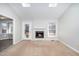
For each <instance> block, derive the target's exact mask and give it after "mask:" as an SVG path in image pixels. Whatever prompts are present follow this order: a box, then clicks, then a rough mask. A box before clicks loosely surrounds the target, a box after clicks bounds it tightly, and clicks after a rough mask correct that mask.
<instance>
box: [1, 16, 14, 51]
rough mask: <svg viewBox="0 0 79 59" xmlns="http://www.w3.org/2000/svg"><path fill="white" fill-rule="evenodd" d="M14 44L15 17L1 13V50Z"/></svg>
mask: <svg viewBox="0 0 79 59" xmlns="http://www.w3.org/2000/svg"><path fill="white" fill-rule="evenodd" d="M12 44H13V19H11V18H8V17H6V16H3V15H0V51H2V50H4V49H6V48H8V47H9V46H11V45H12Z"/></svg>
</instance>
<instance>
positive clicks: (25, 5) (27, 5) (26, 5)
mask: <svg viewBox="0 0 79 59" xmlns="http://www.w3.org/2000/svg"><path fill="white" fill-rule="evenodd" d="M22 7H31V4H29V3H22Z"/></svg>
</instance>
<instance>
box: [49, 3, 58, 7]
mask: <svg viewBox="0 0 79 59" xmlns="http://www.w3.org/2000/svg"><path fill="white" fill-rule="evenodd" d="M57 5H58V4H57V3H49V6H48V7H57Z"/></svg>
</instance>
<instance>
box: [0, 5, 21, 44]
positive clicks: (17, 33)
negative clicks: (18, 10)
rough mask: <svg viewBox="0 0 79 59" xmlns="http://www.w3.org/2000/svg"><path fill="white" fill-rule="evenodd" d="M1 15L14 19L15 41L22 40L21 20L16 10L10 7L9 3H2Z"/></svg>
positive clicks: (0, 6)
mask: <svg viewBox="0 0 79 59" xmlns="http://www.w3.org/2000/svg"><path fill="white" fill-rule="evenodd" d="M0 15H3V16H6V17H9V18H11V19H13V20H14V22H13V24H14V29H13V30H14V32H13V34H14V36H13V43H16V42H19V41H20V40H21V27H20V26H21V22H20V19H19V18H18V16H17V15H16V14H15V12H13V11H12V9H10V8H9V6H8V5H5V4H0Z"/></svg>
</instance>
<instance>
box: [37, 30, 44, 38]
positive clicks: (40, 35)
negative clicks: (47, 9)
mask: <svg viewBox="0 0 79 59" xmlns="http://www.w3.org/2000/svg"><path fill="white" fill-rule="evenodd" d="M35 38H44V31H35Z"/></svg>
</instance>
